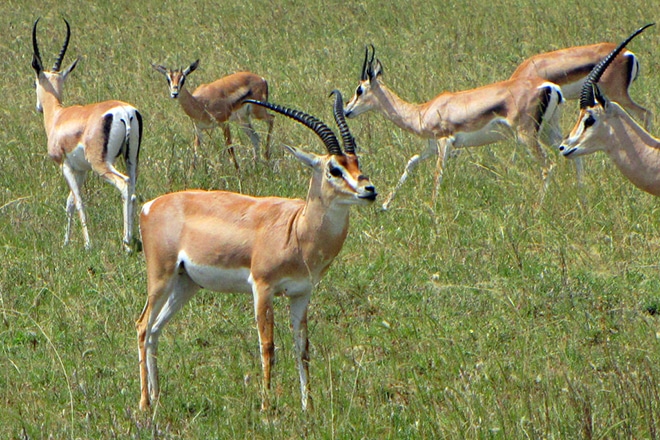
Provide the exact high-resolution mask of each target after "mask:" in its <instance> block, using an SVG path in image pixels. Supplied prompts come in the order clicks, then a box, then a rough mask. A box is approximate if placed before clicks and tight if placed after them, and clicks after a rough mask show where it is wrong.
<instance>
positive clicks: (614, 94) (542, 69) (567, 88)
mask: <svg viewBox="0 0 660 440" xmlns="http://www.w3.org/2000/svg"><path fill="white" fill-rule="evenodd" d="M615 48H616V44H614V43H598V44H590V45H587V46H575V47H568V48H565V49H560V50H555V51H552V52H545V53H541V54H538V55H534V56H533V57H530V58H528V59H526V60H525V61H523V62H522V63H521V64H520V65H519V66H518V68H517V69H516V70H515V71H514V72H513V74H512V75H511V79H514V78H523V77H529V76H539V77H541V78H544V79H546V80H548V81H550V82H553V83H555V84H557V85H558V86H559V87H561V91H562V94H563V95H564V99H567V100H573V99H578V98H579V97H580V91H581V90H582V86H583V84H584V82H585V80H586V78H587V76H588V75H589V72H591V70H592V69H593V68H594V67H595V66H596V65H597V64H598V63H599V62H600V61H601V60H602V59H603V58H605V57H606V56H607V55H608V54H609V53H610V52H612V51H613V50H614V49H615ZM638 75H639V61H638V59H637V57H636V56H635V54H634V53H632V52H630V51H629V50H624V51H623V52H622V53H621V54H619V55H618V56H617V57H616V58H614V59H613V60H612V61H611V64H610V66H609V67H608V68H607V71H606V72H604V73H603V75H602V77H601V78H600V81H599V82H598V86H599V88H600V90H601V91H602V92H603V93H604V94H605V95H606V96H607V97H608V98H609V99H610V100H611V101H616V102H617V103H618V104H619V105H620V106H621V107H623V108H624V109H626V110H627V111H628V113H630V114H631V115H632V116H634V117H635V118H637V119H638V120H639V121H641V123H642V124H643V125H644V126H645V127H646V129H647V130H648V129H649V127H650V125H651V122H652V121H653V114H652V113H651V112H650V111H649V110H647V109H645V108H644V107H642V106H641V105H639V104H637V103H636V102H635V101H633V99H632V98H631V97H630V93H629V89H630V85H631V84H632V82H633V81H635V79H637V76H638Z"/></svg>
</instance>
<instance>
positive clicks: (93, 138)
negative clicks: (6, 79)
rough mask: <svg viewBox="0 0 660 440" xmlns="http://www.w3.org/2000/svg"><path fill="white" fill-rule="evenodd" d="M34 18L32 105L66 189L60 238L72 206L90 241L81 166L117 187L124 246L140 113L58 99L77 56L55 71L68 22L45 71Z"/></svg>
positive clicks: (118, 105)
mask: <svg viewBox="0 0 660 440" xmlns="http://www.w3.org/2000/svg"><path fill="white" fill-rule="evenodd" d="M38 21H39V20H37V21H35V23H34V27H33V29H32V42H33V50H34V52H33V58H32V67H33V69H34V71H35V73H36V93H37V111H39V112H42V113H43V115H44V128H45V129H46V137H47V138H48V155H49V156H50V158H51V159H53V160H54V161H55V162H56V163H57V164H58V165H60V167H61V168H62V173H63V174H64V178H65V179H66V182H67V184H68V186H69V189H70V193H69V197H68V199H67V204H66V212H67V227H66V234H65V237H64V244H67V243H68V242H69V239H70V235H71V223H72V221H73V211H74V208H75V209H76V210H77V211H78V215H79V217H80V223H81V224H82V230H83V236H84V239H85V247H87V248H89V247H90V246H91V242H90V238H89V232H88V230H87V219H86V216H85V211H84V208H83V202H82V197H81V190H82V186H83V183H84V182H85V178H86V176H87V172H88V171H90V170H93V171H94V172H95V173H96V174H98V175H99V176H101V178H103V179H104V180H105V181H107V182H109V183H111V184H112V185H113V186H115V187H116V188H117V189H118V190H119V191H120V193H121V197H122V200H123V216H124V222H123V223H124V245H125V247H126V248H127V250H130V245H131V240H132V234H133V217H134V213H133V211H134V204H135V185H136V181H137V167H138V157H139V152H140V143H141V139H142V116H141V115H140V113H139V112H138V111H137V109H136V108H135V107H133V106H132V105H130V104H127V103H125V102H121V101H104V102H99V103H96V104H88V105H74V106H70V107H64V106H63V105H62V92H63V89H64V82H65V80H66V78H67V76H68V75H69V73H71V71H72V70H73V69H74V68H75V66H76V63H77V62H78V60H75V61H74V62H73V63H72V64H71V65H70V66H69V67H68V68H66V69H65V70H64V71H60V64H61V62H62V59H63V58H64V54H65V53H66V49H67V46H68V42H69V37H70V34H71V31H70V27H69V23H68V22H66V20H65V22H66V26H67V36H66V40H65V42H64V46H63V48H62V50H61V52H60V54H59V56H58V58H57V61H56V62H55V66H54V67H53V69H52V70H51V71H46V70H44V68H43V63H42V61H41V56H40V54H39V47H38V44H37V36H36V32H37V23H38ZM119 156H122V157H123V158H124V160H125V162H126V169H127V172H128V176H126V175H124V174H122V173H120V172H119V171H117V169H116V168H115V167H114V163H115V161H116V159H117V158H118V157H119Z"/></svg>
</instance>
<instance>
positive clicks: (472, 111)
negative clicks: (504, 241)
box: [344, 46, 563, 209]
mask: <svg viewBox="0 0 660 440" xmlns="http://www.w3.org/2000/svg"><path fill="white" fill-rule="evenodd" d="M374 55H375V49H373V46H372V54H371V59H369V47H367V49H366V52H365V57H364V64H363V65H362V74H361V77H360V84H359V85H358V87H357V89H356V90H355V94H354V95H353V97H352V98H351V100H350V101H349V102H348V103H347V104H346V107H345V109H344V113H345V115H346V116H347V117H349V118H351V117H355V116H358V115H360V114H362V113H365V112H367V111H369V110H377V111H379V112H380V113H382V114H383V115H384V116H385V117H386V118H387V119H389V120H391V121H392V122H394V123H395V124H396V125H397V126H399V127H400V128H402V129H404V130H407V131H409V132H411V133H414V134H416V135H418V136H421V137H423V138H426V139H428V147H427V148H426V149H425V150H423V151H422V152H421V153H420V154H417V155H415V156H413V157H412V158H410V160H409V161H408V164H407V165H406V168H405V171H404V173H403V175H402V176H401V178H400V179H399V182H398V183H397V185H396V187H395V188H394V190H393V191H392V192H391V193H390V195H389V196H388V197H387V199H386V200H385V203H383V209H387V208H388V206H389V204H390V202H391V201H392V199H394V197H395V195H396V192H397V191H398V190H399V188H401V185H403V183H404V182H405V181H406V179H407V178H408V175H409V174H410V173H411V171H412V170H413V169H414V168H415V167H416V166H417V163H418V162H419V161H422V160H425V159H428V158H430V157H432V156H435V155H438V162H437V167H436V175H435V188H434V192H433V198H434V199H435V194H436V192H437V190H438V186H439V184H440V182H441V180H442V171H443V166H444V163H445V161H446V160H447V157H448V155H449V152H450V150H451V148H461V147H477V146H481V145H487V144H491V143H494V142H498V141H501V140H504V139H507V138H509V137H510V136H511V135H514V136H515V137H516V139H517V140H518V141H519V142H521V143H523V144H525V145H526V146H527V147H528V148H529V149H530V150H531V151H532V152H533V153H534V155H535V156H536V158H537V159H538V160H539V162H540V163H541V165H542V167H543V178H544V188H543V190H544V191H545V186H547V183H548V179H549V174H550V171H551V169H552V165H551V164H550V162H549V160H548V158H547V155H546V152H545V150H544V149H543V147H542V146H541V143H543V144H546V145H547V146H555V145H557V144H558V143H559V142H560V141H561V133H560V130H559V120H558V119H559V111H558V109H559V104H560V103H561V102H562V100H563V98H562V95H561V90H560V89H559V87H558V86H557V85H555V84H552V83H549V82H547V81H545V80H543V79H541V78H536V77H533V78H532V77H530V78H519V79H515V80H508V81H503V82H498V83H494V84H490V85H487V86H484V87H480V88H477V89H473V90H468V91H463V92H458V93H450V92H445V93H442V94H440V95H438V96H437V97H435V98H433V99H432V100H431V101H428V102H426V103H423V104H411V103H409V102H406V101H404V100H403V99H401V98H400V97H398V96H397V95H396V94H395V93H394V92H393V91H391V90H390V89H389V88H387V87H386V86H385V84H383V82H382V80H381V74H382V65H381V63H380V60H378V59H376V60H375V61H374ZM438 142H439V145H438Z"/></svg>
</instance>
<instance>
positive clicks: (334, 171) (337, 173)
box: [329, 167, 343, 177]
mask: <svg viewBox="0 0 660 440" xmlns="http://www.w3.org/2000/svg"><path fill="white" fill-rule="evenodd" d="M329 171H330V175H331V176H332V177H341V176H343V173H342V172H341V169H339V168H337V167H331V168H330V170H329Z"/></svg>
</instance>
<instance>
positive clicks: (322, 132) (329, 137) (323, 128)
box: [243, 99, 342, 156]
mask: <svg viewBox="0 0 660 440" xmlns="http://www.w3.org/2000/svg"><path fill="white" fill-rule="evenodd" d="M243 102H247V103H250V104H256V105H260V106H262V107H266V108H267V109H270V110H272V111H274V112H277V113H280V114H282V115H284V116H288V117H289V118H291V119H293V120H295V121H298V122H300V123H301V124H303V125H304V126H306V127H308V128H310V129H312V130H313V131H314V133H316V135H317V136H318V137H320V138H321V140H322V141H323V144H324V145H325V148H326V149H327V150H328V153H330V154H333V155H335V156H341V155H342V152H341V148H340V147H339V141H338V140H337V136H335V134H334V132H333V131H332V130H331V129H330V127H328V126H327V125H325V124H324V123H323V122H322V121H320V120H319V119H317V118H315V117H314V116H312V115H308V114H307V113H304V112H301V111H300V110H292V109H289V108H286V107H282V106H279V105H277V104H273V103H272V102H265V101H257V100H255V99H246V100H244V101H243Z"/></svg>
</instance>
